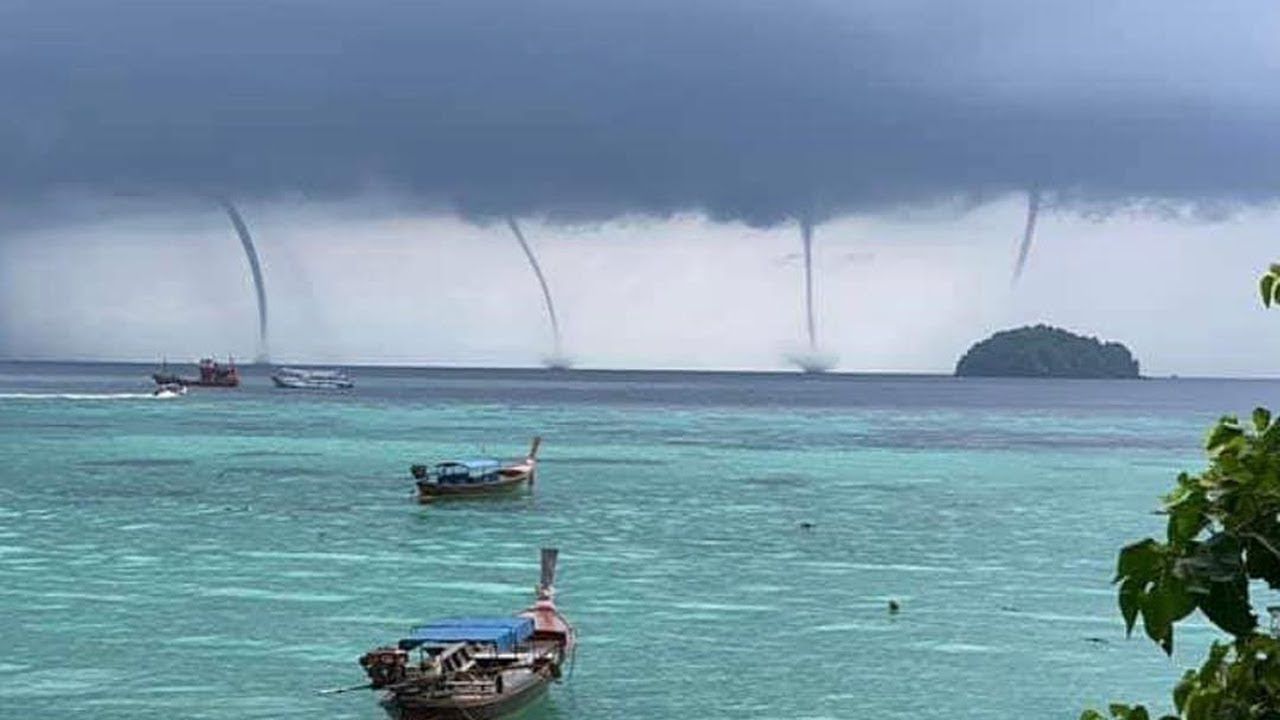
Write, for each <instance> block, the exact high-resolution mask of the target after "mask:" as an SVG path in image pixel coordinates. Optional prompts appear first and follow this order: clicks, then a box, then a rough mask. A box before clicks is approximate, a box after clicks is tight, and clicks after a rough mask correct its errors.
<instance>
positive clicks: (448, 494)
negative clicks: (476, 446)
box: [409, 437, 542, 503]
mask: <svg viewBox="0 0 1280 720" xmlns="http://www.w3.org/2000/svg"><path fill="white" fill-rule="evenodd" d="M541 445H542V438H539V437H535V438H534V439H533V444H532V445H531V446H530V447H529V454H528V455H526V456H525V457H523V458H521V459H519V460H509V461H502V460H497V459H495V458H473V459H469V460H450V461H447V462H441V463H436V465H435V466H434V467H432V468H428V467H427V466H426V465H413V466H411V467H410V468H409V472H410V474H412V475H413V477H414V480H415V481H416V482H417V484H418V502H423V503H428V502H433V501H435V500H439V499H442V498H457V497H474V496H477V495H493V494H498V493H505V492H512V491H514V490H519V489H520V488H522V487H524V486H525V485H526V484H527V485H529V486H532V485H533V482H534V480H535V479H536V477H537V474H538V448H539V447H540V446H541Z"/></svg>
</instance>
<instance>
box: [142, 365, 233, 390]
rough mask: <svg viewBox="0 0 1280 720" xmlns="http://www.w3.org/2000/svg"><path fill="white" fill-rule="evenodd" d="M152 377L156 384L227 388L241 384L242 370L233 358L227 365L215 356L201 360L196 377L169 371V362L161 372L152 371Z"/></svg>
mask: <svg viewBox="0 0 1280 720" xmlns="http://www.w3.org/2000/svg"><path fill="white" fill-rule="evenodd" d="M151 378H152V379H153V380H155V381H156V385H195V386H196V387H225V388H233V387H238V386H239V385H240V371H239V370H237V369H236V361H235V360H234V359H231V358H228V360H227V364H226V365H221V364H219V363H218V362H216V361H214V360H213V358H204V359H203V360H201V361H200V376H199V377H196V378H188V377H182V376H181V375H179V374H177V373H175V372H169V365H168V363H166V364H164V365H163V366H162V367H161V368H160V370H159V372H155V373H152V375H151Z"/></svg>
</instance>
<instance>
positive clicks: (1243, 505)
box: [1080, 265, 1280, 720]
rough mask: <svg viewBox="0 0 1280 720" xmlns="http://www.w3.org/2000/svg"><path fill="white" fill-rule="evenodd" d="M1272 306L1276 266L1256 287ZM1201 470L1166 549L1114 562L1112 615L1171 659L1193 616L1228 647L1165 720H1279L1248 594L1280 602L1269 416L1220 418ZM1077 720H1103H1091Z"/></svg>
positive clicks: (1271, 670) (1182, 497)
mask: <svg viewBox="0 0 1280 720" xmlns="http://www.w3.org/2000/svg"><path fill="white" fill-rule="evenodd" d="M1260 290H1261V293H1262V302H1263V304H1264V305H1266V306H1268V307H1270V306H1271V305H1272V304H1280V265H1272V266H1271V268H1270V270H1269V271H1268V272H1267V274H1266V275H1264V276H1263V278H1262V281H1261V283H1260ZM1205 450H1206V451H1207V452H1208V454H1209V467H1208V468H1207V469H1206V470H1205V471H1204V472H1202V473H1200V474H1199V475H1188V474H1187V473H1183V474H1182V475H1179V476H1178V481H1177V485H1176V486H1175V487H1174V489H1173V491H1172V492H1171V493H1169V494H1168V495H1167V496H1166V497H1165V498H1164V510H1165V512H1166V514H1167V515H1168V522H1167V526H1166V531H1165V539H1164V542H1160V541H1158V540H1155V539H1153V538H1147V539H1145V540H1142V541H1139V542H1136V543H1133V544H1131V545H1128V546H1126V547H1125V548H1124V549H1122V550H1121V551H1120V558H1119V561H1118V562H1117V563H1116V578H1115V580H1116V583H1117V584H1118V585H1119V592H1118V600H1119V604H1120V614H1121V615H1122V616H1123V618H1124V622H1125V630H1126V632H1128V633H1132V632H1133V629H1134V627H1136V626H1137V622H1138V620H1139V619H1141V620H1142V628H1143V631H1144V632H1145V633H1146V635H1147V637H1149V638H1151V640H1152V641H1154V642H1155V643H1156V644H1158V645H1159V646H1160V647H1161V648H1162V649H1163V650H1164V651H1165V652H1166V653H1172V652H1173V640H1174V626H1175V625H1176V624H1177V623H1178V622H1179V621H1181V620H1183V619H1184V618H1186V617H1187V616H1188V615H1190V614H1191V613H1193V612H1195V611H1196V610H1199V611H1200V612H1201V613H1202V614H1203V615H1204V616H1205V617H1206V618H1207V619H1208V620H1209V622H1211V623H1213V624H1214V625H1215V626H1217V627H1218V628H1219V629H1220V630H1222V631H1223V632H1225V633H1227V634H1228V635H1230V636H1231V640H1230V641H1229V642H1220V643H1215V644H1214V646H1213V648H1212V649H1211V650H1210V651H1209V657H1208V658H1207V659H1206V660H1205V662H1204V664H1203V665H1202V666H1201V668H1200V669H1199V670H1198V671H1194V670H1193V671H1189V672H1187V674H1186V675H1184V676H1183V678H1182V680H1181V681H1180V682H1179V683H1178V685H1177V687H1176V688H1175V689H1174V691H1173V701H1174V707H1175V708H1176V710H1177V715H1169V716H1166V717H1165V718H1163V719H1162V720H1280V638H1277V637H1273V636H1271V635H1268V634H1265V633H1263V632H1260V631H1259V629H1258V618H1257V616H1256V615H1255V614H1254V609H1253V608H1254V605H1253V598H1252V597H1251V595H1250V587H1251V584H1254V585H1258V584H1261V585H1264V586H1265V587H1266V588H1267V589H1269V590H1271V591H1275V590H1280V422H1276V421H1274V420H1273V418H1272V415H1271V412H1270V411H1269V410H1266V409H1265V408H1258V409H1256V410H1254V411H1253V415H1252V416H1251V417H1250V418H1249V423H1248V424H1244V423H1241V422H1240V421H1239V420H1238V419H1237V418H1234V417H1224V418H1222V419H1221V420H1219V421H1218V423H1217V424H1216V425H1214V427H1213V428H1212V429H1211V430H1210V431H1209V434H1208V437H1207V438H1206V440H1205ZM1108 711H1109V713H1110V717H1111V718H1114V719H1116V720H1150V716H1149V714H1148V712H1147V710H1146V709H1145V708H1143V707H1142V706H1132V707H1131V706H1128V705H1112V706H1111V707H1110V708H1108ZM1080 717H1081V720H1106V718H1107V717H1108V716H1105V715H1103V714H1101V713H1099V712H1098V711H1096V710H1088V711H1086V712H1085V713H1084V714H1083V715H1081V716H1080Z"/></svg>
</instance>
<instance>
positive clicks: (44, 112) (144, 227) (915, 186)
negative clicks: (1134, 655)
mask: <svg viewBox="0 0 1280 720" xmlns="http://www.w3.org/2000/svg"><path fill="white" fill-rule="evenodd" d="M1276 37H1280V5H1277V4H1276V3H1275V2H1272V1H1270V0H1266V1H1264V0H1236V1H1234V2H1230V3H1216V4H1214V3H1199V2H1178V1H1172V2H1171V1H1169V0H1131V1H1129V2H1123V3H1115V2H1089V1H1088V0H1073V1H1071V2H1067V1H1065V0H1064V1H1058V0H1045V1H1044V2H1026V1H1025V0H973V1H972V2H965V3H954V2H944V1H942V0H936V1H926V0H883V1H880V0H873V1H868V2H834V1H829V0H795V1H794V2H786V3H782V2H744V1H736V2H730V1H729V0H681V1H680V2H676V1H675V0H648V1H646V2H638V1H637V2H628V3H621V2H605V1H601V0H591V1H588V0H523V1H520V2H516V1H515V0H467V1H466V2H462V1H460V0H458V1H452V0H439V1H437V2H412V3H410V2H392V1H391V0H364V1H362V2H356V1H355V0H305V1H304V0H276V1H271V0H265V1H263V0H258V1H254V2H248V1H247V0H230V1H227V2H219V3H204V2H194V1H190V0H187V1H181V2H164V3H161V2H127V1H125V2H113V3H100V2H95V1H91V0H41V1H40V2H22V1H16V2H9V3H4V4H3V5H0V263H2V264H0V281H2V282H3V285H0V301H2V302H3V306H2V307H0V356H9V357H54V356H74V357H116V358H139V359H148V358H153V357H155V356H157V355H161V354H165V355H168V356H169V357H171V358H174V359H178V358H182V357H187V356H196V355H199V354H203V353H206V352H219V353H225V352H228V351H231V352H236V353H238V354H240V355H241V356H245V355H251V354H252V352H253V345H254V335H255V333H256V329H255V316H254V310H253V291H252V287H251V285H249V284H248V283H249V282H250V281H249V278H248V273H247V269H246V265H245V262H244V258H243V256H242V255H241V254H240V251H239V244H238V242H237V241H236V240H235V236H234V234H233V233H232V232H231V229H230V227H229V225H228V224H227V222H226V220H225V218H224V217H222V216H220V215H219V214H218V211H217V208H216V205H213V204H212V202H211V201H210V198H212V197H216V196H227V197H230V198H232V199H233V200H235V201H236V202H238V203H239V204H240V206H241V208H242V210H244V212H245V214H246V216H247V218H248V220H249V223H250V227H251V228H252V229H253V230H254V233H255V235H256V237H257V240H258V244H259V251H260V252H261V254H262V256H263V261H264V265H265V269H266V277H267V291H268V295H269V298H270V300H271V305H272V308H271V309H272V313H273V316H274V317H273V325H274V327H273V337H272V346H273V347H272V350H273V352H274V353H275V355H276V356H278V357H287V358H294V359H316V360H335V361H339V360H341V361H356V360H360V361H371V362H372V361H379V362H413V363H417V362H431V363H457V364H477V363H479V364H530V363H533V362H536V361H537V359H538V357H539V355H540V354H541V353H543V352H546V351H547V350H549V345H550V342H549V340H548V332H547V329H546V327H545V320H544V316H543V315H542V310H541V305H540V296H539V295H538V290H537V285H536V284H535V281H534V279H533V277H532V276H531V275H530V274H529V272H528V269H527V267H526V266H524V265H523V264H522V263H523V258H522V255H521V254H520V251H519V248H518V246H516V245H515V244H514V241H513V240H512V239H511V238H510V237H509V234H508V232H507V230H506V228H505V227H504V226H503V225H502V224H501V223H498V222H495V221H497V220H499V219H500V218H502V217H503V216H504V215H506V214H508V213H512V214H516V215H519V216H521V217H522V218H524V222H525V224H526V233H527V234H528V236H529V238H530V241H531V242H532V243H533V244H534V245H535V247H536V248H537V250H538V251H539V252H540V253H541V254H542V258H543V264H544V267H545V269H546V271H547V274H548V276H549V278H550V280H551V283H552V289H553V291H554V292H555V294H556V296H557V299H558V300H559V303H560V305H561V308H560V310H561V315H562V320H563V324H564V328H565V337H566V345H567V349H568V350H569V352H570V353H572V354H573V355H575V356H577V357H578V358H579V359H580V361H581V362H582V363H584V364H588V365H606V366H650V365H658V366H668V367H671V366H676V367H744V368H746V367H749V368H767V367H779V366H782V364H783V363H782V360H781V358H782V357H783V356H784V355H785V354H787V353H788V352H792V351H794V350H796V349H798V348H799V347H800V346H801V342H802V340H803V338H802V336H801V332H802V329H803V325H802V322H801V315H800V313H801V311H802V306H801V302H802V296H801V294H800V292H801V285H800V266H799V264H798V261H797V258H796V257H795V254H796V253H797V252H798V250H799V237H798V231H797V229H796V226H795V223H796V220H797V219H798V218H811V219H814V220H816V221H818V222H819V226H818V231H817V280H816V282H817V292H818V315H819V319H818V324H819V340H820V344H821V346H822V347H823V349H824V350H827V351H830V352H832V353H835V354H838V355H839V356H840V359H841V363H840V365H841V367H842V368H845V369H852V370H926V371H945V370H948V369H950V367H951V366H952V364H953V363H954V361H955V358H956V356H957V355H958V354H959V353H960V352H962V351H963V349H964V348H965V347H966V346H967V345H968V343H969V342H970V341H972V340H974V339H976V338H977V337H979V336H981V335H983V334H985V333H987V332H990V331H992V330H995V329H998V328H1000V327H1004V326H1008V325H1012V324H1019V323H1023V322H1034V321H1040V320H1043V321H1048V322H1054V323H1057V324H1061V325H1065V326H1067V327H1069V328H1071V329H1076V330H1080V331H1084V332H1087V333H1090V334H1099V335H1102V336H1105V337H1109V338H1116V339H1120V340H1122V341H1124V342H1126V343H1128V344H1129V345H1130V346H1131V347H1132V348H1133V349H1134V350H1135V352H1137V354H1138V355H1139V357H1140V359H1141V360H1143V362H1144V367H1145V368H1146V369H1147V370H1148V371H1150V372H1152V373H1166V372H1176V373H1181V374H1274V372H1275V369H1276V367H1277V366H1280V340H1273V338H1280V332H1273V331H1272V328H1273V327H1275V328H1276V330H1280V326H1277V323H1280V318H1271V317H1269V316H1268V315H1267V314H1265V313H1263V312H1262V311H1261V310H1260V309H1259V308H1258V307H1257V302H1256V300H1255V299H1254V294H1253V293H1254V291H1253V283H1254V279H1255V277H1256V275H1257V273H1258V271H1259V270H1260V269H1261V268H1263V267H1264V266H1265V265H1266V264H1267V263H1268V262H1270V261H1271V260H1273V259H1275V258H1276V257H1277V256H1280V253H1276V252H1275V251H1276V250H1280V244H1278V243H1276V241H1275V240H1276V238H1278V237H1280V234H1277V232H1276V231H1277V230H1278V229H1280V222H1278V221H1277V213H1276V209H1275V208H1276V206H1275V202H1274V201H1275V199H1276V197H1277V195H1280V140H1278V139H1277V130H1276V128H1277V127H1280V123H1278V122H1277V121H1280V90H1278V88H1280V84H1278V83H1277V82H1276V80H1277V76H1278V73H1280V43H1276V42H1275V38H1276ZM1032 187H1035V188H1038V189H1039V190H1040V191H1041V192H1042V193H1043V194H1044V196H1045V198H1046V207H1047V209H1046V212H1045V213H1044V214H1043V215H1042V217H1041V224H1040V227H1039V232H1038V234H1037V237H1036V241H1035V243H1034V246H1033V248H1032V253H1031V258H1030V261H1029V263H1028V266H1027V272H1026V275H1025V276H1024V277H1023V279H1022V282H1021V283H1020V284H1019V285H1018V286H1017V287H1016V288H1011V287H1010V284H1009V274H1010V271H1011V267H1012V263H1013V258H1014V255H1015V253H1016V248H1017V241H1018V237H1019V235H1020V233H1021V225H1022V222H1023V215H1024V213H1025V193H1026V191H1027V190H1028V189H1030V188H1032Z"/></svg>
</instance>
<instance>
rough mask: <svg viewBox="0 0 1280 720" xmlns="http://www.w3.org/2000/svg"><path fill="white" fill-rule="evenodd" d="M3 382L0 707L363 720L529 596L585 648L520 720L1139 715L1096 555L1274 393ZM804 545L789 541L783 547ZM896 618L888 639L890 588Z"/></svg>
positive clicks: (1190, 386) (465, 374)
mask: <svg viewBox="0 0 1280 720" xmlns="http://www.w3.org/2000/svg"><path fill="white" fill-rule="evenodd" d="M147 371H148V368H144V367H133V366H119V365H115V366H105V365H104V366H96V365H43V364H8V365H3V364H0V717H3V718H28V717H55V716H67V717H92V718H304V717H305V718H369V719H372V718H378V717H380V711H379V710H378V709H377V708H376V706H375V704H374V702H373V699H372V698H371V697H369V695H368V694H363V693H352V694H348V695H340V696H329V697H321V696H318V695H317V694H316V691H317V690H319V689H322V688H327V687H334V686H341V685H350V684H356V683H358V682H360V681H361V679H362V676H361V673H360V669H359V667H358V666H357V665H356V664H355V658H356V657H357V656H358V655H359V654H360V653H361V652H362V651H363V650H365V649H366V648H368V647H369V646H371V645H374V644H377V643H381V642H384V641H388V640H394V639H395V638H397V637H399V636H400V634H401V633H404V632H405V631H406V630H407V629H408V628H409V626H411V625H413V624H416V623H419V622H421V621H423V620H427V619H430V618H432V617H434V616H439V615H450V614H461V613H486V614H491V613H507V612H510V611H514V610H517V609H519V608H521V607H523V606H524V605H525V604H526V603H527V602H528V601H529V599H530V594H531V590H532V587H533V584H534V582H535V581H536V576H537V567H536V565H537V548H538V546H540V545H547V544H552V545H557V546H559V547H560V548H561V549H562V559H561V576H560V580H559V586H560V589H561V604H562V608H563V609H564V610H565V611H566V613H567V614H568V615H569V616H570V617H571V618H572V619H573V620H574V621H576V623H577V625H578V626H579V631H580V633H581V648H580V651H579V654H578V658H577V664H576V667H575V668H574V671H573V674H572V677H571V678H570V680H569V682H567V683H566V684H564V685H561V686H558V687H556V688H554V689H553V691H552V693H551V695H550V697H549V699H548V700H547V701H545V702H544V703H542V704H541V705H540V706H538V707H536V708H534V709H533V710H532V711H531V712H529V713H528V714H527V715H526V717H528V718H575V719H581V720H589V719H591V718H629V719H630V718H735V719H737V718H796V717H799V718H871V717H874V718H878V719H882V720H883V719H888V718H903V719H904V720H905V719H908V718H909V719H911V720H922V719H933V718H936V719H938V720H941V719H943V718H946V719H947V720H951V719H954V718H960V717H975V718H977V717H981V718H1010V719H1013V718H1019V719H1022V718H1032V717H1034V718H1062V719H1063V720H1067V719H1071V720H1074V718H1076V717H1078V715H1079V711H1080V709H1081V708H1082V707H1083V706H1085V705H1089V704H1097V703H1101V702H1104V701H1106V700H1108V699H1113V698H1115V699H1120V698H1123V699H1132V700H1140V701H1145V702H1150V703H1154V704H1157V705H1160V706H1164V705H1165V693H1166V691H1167V688H1168V687H1169V685H1170V683H1171V681H1172V680H1173V679H1174V678H1175V677H1176V676H1177V675H1178V674H1179V673H1180V668H1181V667H1183V666H1185V665H1188V664H1190V663H1192V662H1193V661H1194V660H1195V659H1196V658H1197V657H1198V654H1199V651H1200V649H1201V648H1202V647H1203V644H1204V643H1205V642H1207V640H1208V639H1209V638H1210V637H1211V634H1210V633H1209V631H1208V630H1207V628H1204V627H1203V626H1200V627H1198V628H1197V627H1193V628H1191V629H1190V630H1189V631H1187V632H1184V633H1183V634H1182V636H1181V638H1182V649H1181V650H1180V651H1179V653H1178V656H1177V657H1175V658H1174V660H1173V661H1169V660H1166V659H1164V658H1163V656H1162V655H1161V653H1160V652H1159V651H1158V650H1157V649H1156V648H1155V647H1154V646H1152V645H1151V644H1150V643H1148V642H1146V641H1144V640H1138V639H1135V640H1132V641H1126V640H1125V639H1124V637H1123V632H1122V628H1121V626H1120V624H1119V620H1118V616H1117V612H1116V610H1115V604H1114V599H1113V592H1112V589H1111V587H1110V586H1109V584H1108V581H1109V579H1110V577H1109V576H1110V573H1111V571H1112V566H1113V559H1114V556H1115V551H1116V549H1117V548H1118V547H1119V546H1120V545H1121V544H1123V543H1124V542H1127V541H1129V540H1132V539H1136V538H1137V537H1139V536H1141V535H1143V534H1150V533H1158V532H1160V531H1161V526H1160V518H1158V517H1156V516H1153V515H1152V514H1151V511H1152V510H1153V509H1154V507H1155V498H1156V496H1157V495H1158V494H1160V493H1161V492H1163V491H1164V490H1165V489H1166V488H1167V486H1168V485H1169V484H1170V482H1171V479H1172V477H1173V475H1174V473H1175V472H1176V471H1177V470H1179V469H1182V468H1187V467H1198V466H1199V465H1200V464H1201V462H1202V461H1201V458H1200V455H1199V452H1198V449H1197V448H1198V447H1199V443H1200V439H1201V436H1202V433H1203V430H1204V429H1205V428H1206V427H1207V425H1208V423H1210V422H1211V421H1212V420H1213V419H1214V418H1215V417H1216V416H1217V415H1218V414H1220V413H1222V412H1226V411H1235V412H1244V411H1247V410H1248V409H1250V408H1251V407H1252V405H1253V404H1254V403H1266V402H1268V401H1269V400H1270V399H1271V398H1274V397H1276V396H1277V394H1278V392H1277V391H1280V384H1276V383H1267V382H1242V381H1202V380H1181V381H1155V380H1153V381H1141V382H1085V381H1062V382H1057V381H1042V382H1028V381H972V380H970V381H962V380H953V379H949V378H894V377H883V378H875V377H839V376H833V377H826V378H808V377H799V376H789V375H775V376H770V375H732V374H680V373H581V372H570V373H542V372H532V371H526V372H521V371H467V370H452V371H445V370H431V371H428V370H389V369H380V370H374V369H369V370H364V371H360V372H357V374H356V379H357V382H358V383H359V387H358V388H357V390H355V391H354V392H350V393H328V394H306V393H296V392H294V393H291V392H288V391H278V390H274V389H271V388H269V387H268V382H267V380H266V378H265V374H264V373H263V371H252V370H251V371H250V372H249V373H248V377H247V381H246V386H245V387H243V388H241V389H239V390H235V391H203V392H198V391H193V393H192V394H191V395H190V396H189V397H186V398H181V399H175V400H153V399H151V398H149V397H147V395H146V392H147V390H148V389H149V388H148V386H147V380H146V372H147ZM535 433H540V434H542V435H543V436H544V437H545V438H546V444H545V446H544V464H543V465H542V472H541V476H540V479H539V484H538V486H537V488H536V490H535V492H534V493H533V494H532V495H526V496H519V497H514V498H509V499H504V500H490V501H480V502H471V503H465V504H462V503H454V504H447V505H439V506H432V507H427V508H423V507H420V506H418V505H416V504H414V503H413V502H412V501H411V500H410V490H411V483H410V481H409V480H408V473H407V467H408V465H409V464H410V463H411V462H416V461H427V460H432V459H439V458H447V457H451V456H458V455H471V454H474V453H476V452H478V451H481V450H484V451H488V452H491V453H495V454H500V455H517V454H520V453H522V452H523V450H524V447H525V444H526V443H527V441H528V438H529V436H531V435H533V434H535ZM801 523H810V524H812V528H811V529H805V528H803V527H801ZM891 598H894V599H897V600H898V601H899V602H900V603H901V604H902V608H903V610H902V612H901V613H900V614H899V615H898V616H896V617H890V616H889V614H888V613H887V611H886V605H887V602H888V600H889V599H891Z"/></svg>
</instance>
